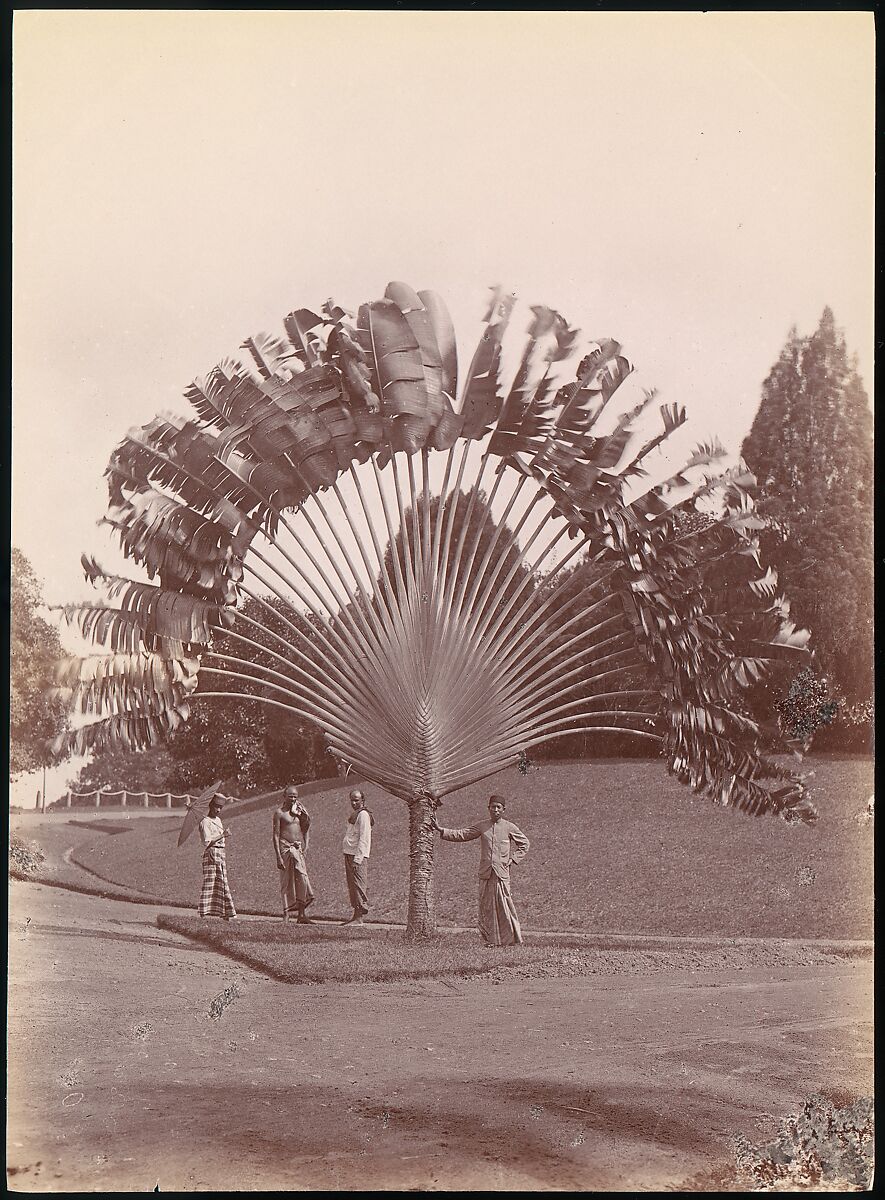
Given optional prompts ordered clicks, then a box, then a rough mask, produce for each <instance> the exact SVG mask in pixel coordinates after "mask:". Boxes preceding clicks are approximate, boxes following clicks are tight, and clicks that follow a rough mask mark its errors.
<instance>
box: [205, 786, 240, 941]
mask: <svg viewBox="0 0 885 1200" xmlns="http://www.w3.org/2000/svg"><path fill="white" fill-rule="evenodd" d="M223 807H224V801H223V800H221V799H219V797H218V796H213V797H212V799H211V800H210V801H209V811H208V813H207V814H206V816H205V817H203V819H202V821H201V822H200V837H201V838H202V839H203V846H204V850H203V887H202V890H201V891H200V916H201V917H223V918H224V919H225V921H229V920H231V918H232V917H235V916H236V915H237V910H236V909H235V908H234V902H233V897H232V896H231V894H230V888H229V887H228V884H227V859H226V857H225V852H224V839H225V835H227V834H229V833H230V830H229V829H225V827H224V825H223V824H222V823H221V818H220V816H219V813H220V812H221V810H222V808H223Z"/></svg>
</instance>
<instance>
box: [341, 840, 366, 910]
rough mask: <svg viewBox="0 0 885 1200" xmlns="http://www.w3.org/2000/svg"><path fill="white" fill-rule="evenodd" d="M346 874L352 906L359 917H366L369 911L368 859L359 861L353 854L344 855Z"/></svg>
mask: <svg viewBox="0 0 885 1200" xmlns="http://www.w3.org/2000/svg"><path fill="white" fill-rule="evenodd" d="M344 874H345V875H346V877H347V894H348V896H349V897H350V907H351V908H352V909H353V911H354V912H355V913H356V914H357V916H359V917H364V916H365V915H366V913H367V912H368V911H369V899H368V896H367V895H366V888H367V887H368V883H369V869H368V863H367V861H366V859H363V861H362V862H360V863H358V862H357V861H356V860H355V858H354V856H353V855H352V854H345V856H344Z"/></svg>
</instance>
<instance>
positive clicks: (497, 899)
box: [479, 875, 522, 946]
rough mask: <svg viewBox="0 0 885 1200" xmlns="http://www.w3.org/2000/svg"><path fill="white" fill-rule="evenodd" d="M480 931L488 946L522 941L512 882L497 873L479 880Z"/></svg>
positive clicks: (515, 943) (513, 943)
mask: <svg viewBox="0 0 885 1200" xmlns="http://www.w3.org/2000/svg"><path fill="white" fill-rule="evenodd" d="M479 932H480V933H481V934H482V936H483V941H484V942H485V943H486V945H487V946H515V945H519V944H521V942H522V930H521V929H520V927H519V917H518V916H517V915H516V905H515V904H514V903H513V896H512V895H511V894H510V884H509V883H506V882H505V881H504V880H503V879H499V878H498V876H497V875H492V876H491V878H490V879H480V881H479Z"/></svg>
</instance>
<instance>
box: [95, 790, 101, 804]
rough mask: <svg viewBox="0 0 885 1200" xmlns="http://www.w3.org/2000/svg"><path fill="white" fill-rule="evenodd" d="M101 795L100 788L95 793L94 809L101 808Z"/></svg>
mask: <svg viewBox="0 0 885 1200" xmlns="http://www.w3.org/2000/svg"><path fill="white" fill-rule="evenodd" d="M101 793H102V789H101V788H99V789H98V791H97V792H96V793H95V807H96V808H101Z"/></svg>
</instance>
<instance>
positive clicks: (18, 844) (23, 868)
mask: <svg viewBox="0 0 885 1200" xmlns="http://www.w3.org/2000/svg"><path fill="white" fill-rule="evenodd" d="M45 861H46V855H45V854H44V853H43V851H42V850H41V849H40V847H39V846H38V845H37V843H36V842H31V843H30V844H28V843H27V842H24V841H22V839H21V838H20V837H18V836H17V835H16V834H14V833H13V834H11V835H10V838H9V866H10V870H11V871H12V873H13V874H21V875H34V874H36V872H37V871H39V870H40V868H41V867H42V866H43V863H44V862H45Z"/></svg>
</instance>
